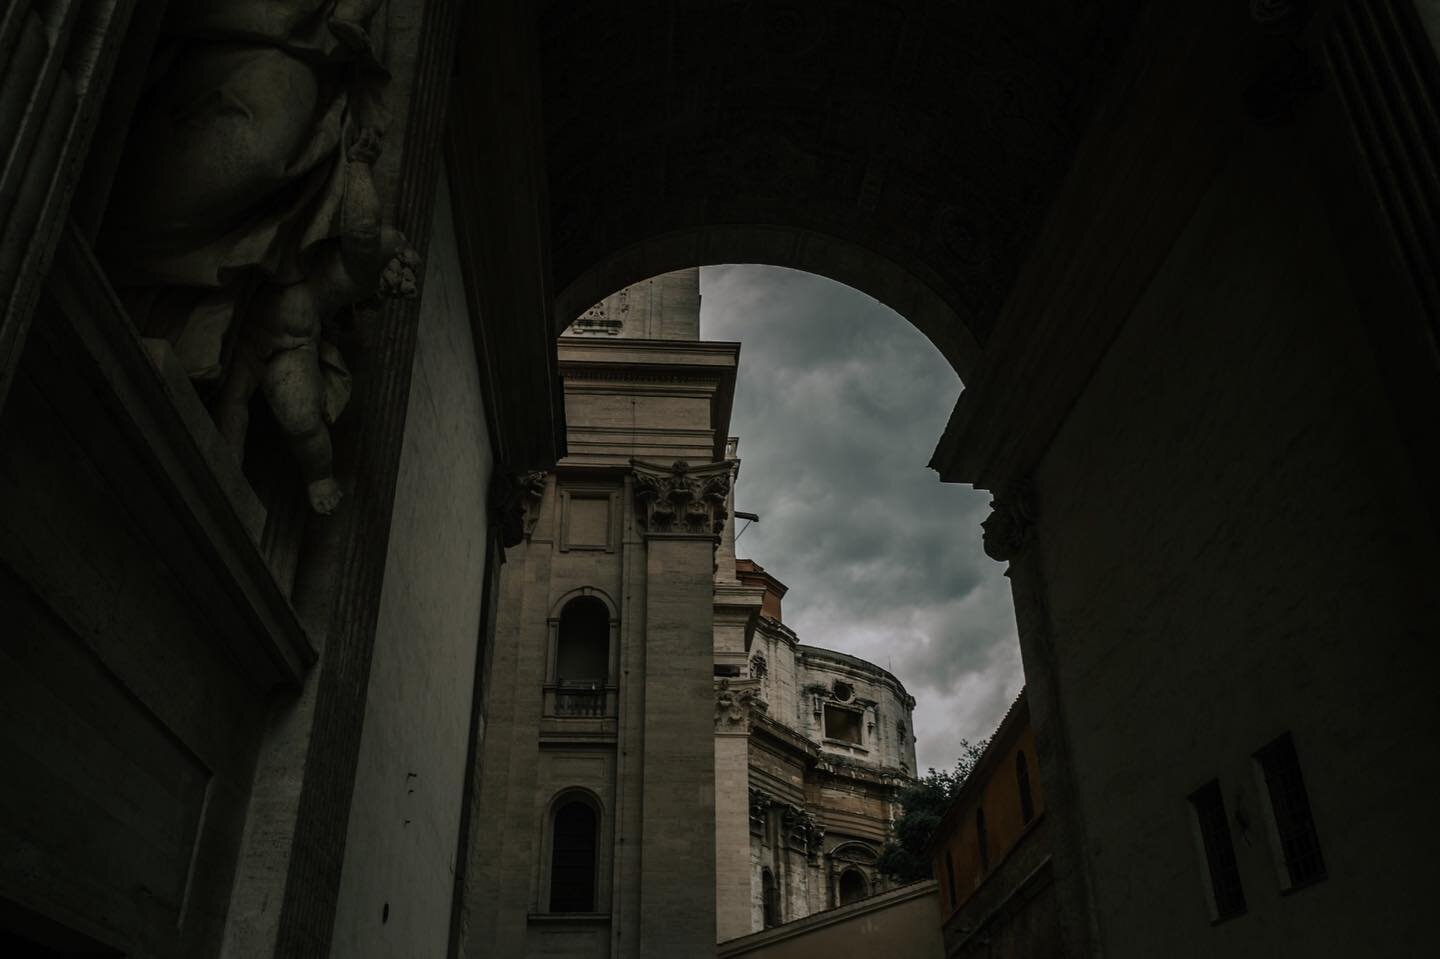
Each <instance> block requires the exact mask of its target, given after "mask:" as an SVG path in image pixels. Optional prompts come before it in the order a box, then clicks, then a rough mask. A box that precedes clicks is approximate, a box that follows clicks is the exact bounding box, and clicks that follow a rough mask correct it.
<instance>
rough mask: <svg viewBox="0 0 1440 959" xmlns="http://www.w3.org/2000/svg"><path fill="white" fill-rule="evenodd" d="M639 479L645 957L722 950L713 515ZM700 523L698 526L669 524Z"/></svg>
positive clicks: (641, 947)
mask: <svg viewBox="0 0 1440 959" xmlns="http://www.w3.org/2000/svg"><path fill="white" fill-rule="evenodd" d="M721 466H722V469H723V467H724V464H721ZM637 473H638V471H637ZM642 475H643V474H642ZM676 475H677V476H679V475H683V473H682V472H681V471H678V470H677V473H676ZM721 475H726V474H724V473H722V474H721ZM686 482H688V481H686ZM637 486H640V487H641V489H640V490H639V491H637V500H638V501H639V502H638V503H637V505H639V506H640V507H641V509H640V514H641V518H642V519H646V517H647V511H648V521H646V523H645V525H646V526H647V527H648V528H649V530H650V531H649V532H648V533H647V535H646V570H645V580H646V584H645V674H644V675H645V679H644V689H645V696H644V722H643V726H644V739H643V742H644V750H645V758H644V771H643V785H642V786H641V806H642V823H643V825H642V833H641V835H640V837H639V842H640V844H641V853H640V928H639V930H638V937H639V956H641V957H642V959H651V957H653V959H661V957H665V959H669V957H672V956H701V955H706V954H708V953H711V952H713V951H714V948H715V891H714V880H715V833H714V829H715V758H714V755H713V753H712V750H711V749H710V748H709V744H710V743H711V742H712V736H713V733H714V723H713V719H712V713H713V710H712V708H711V705H712V703H713V701H714V687H713V683H712V677H711V662H712V660H713V643H714V638H713V636H714V624H713V616H712V611H711V598H712V577H713V569H714V555H715V542H714V532H713V529H712V528H711V522H712V521H713V515H714V514H713V513H712V514H711V516H710V517H706V516H703V515H701V516H698V517H696V514H694V513H693V512H692V511H691V508H690V507H691V506H692V505H694V504H695V500H693V499H692V498H689V497H688V496H685V495H683V494H677V493H675V492H673V490H674V489H675V488H674V487H670V488H669V489H670V490H671V492H667V491H665V489H664V488H662V490H661V491H660V492H656V488H655V486H653V485H652V486H649V487H648V490H649V492H648V493H646V492H645V490H646V489H647V487H644V486H643V485H642V484H640V483H637ZM721 502H722V503H723V496H722V497H721ZM670 510H673V512H670ZM657 514H658V516H657ZM692 517H696V518H694V519H693V521H692ZM692 522H693V524H694V525H697V526H699V527H700V528H699V529H697V530H696V531H694V532H671V531H669V530H673V529H674V528H675V527H676V526H677V525H684V526H687V527H688V526H690V525H692ZM656 527H663V530H660V531H657V529H656Z"/></svg>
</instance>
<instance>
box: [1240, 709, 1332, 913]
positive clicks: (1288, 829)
mask: <svg viewBox="0 0 1440 959" xmlns="http://www.w3.org/2000/svg"><path fill="white" fill-rule="evenodd" d="M1255 761H1256V762H1258V763H1259V764H1260V770H1261V772H1262V773H1264V776H1265V788H1266V790H1268V791H1269V793H1270V812H1271V817H1272V819H1271V825H1272V827H1273V830H1274V833H1273V838H1274V840H1275V844H1276V846H1278V847H1279V853H1280V858H1281V860H1282V861H1283V862H1284V863H1285V877H1286V878H1287V879H1288V880H1289V881H1288V882H1287V883H1286V884H1285V888H1286V889H1294V888H1295V887H1297V886H1303V885H1306V884H1307V883H1312V882H1315V881H1316V880H1319V879H1324V878H1325V857H1324V856H1322V855H1321V853H1320V836H1319V835H1318V834H1317V833H1316V832H1315V819H1314V817H1313V816H1312V815H1311V813H1310V796H1309V794H1308V793H1307V792H1306V791H1305V779H1304V778H1303V777H1302V776H1301V775H1300V757H1298V756H1297V755H1295V740H1294V739H1292V738H1291V736H1290V734H1289V733H1286V734H1285V735H1283V736H1281V737H1280V738H1279V739H1277V740H1275V741H1274V742H1273V743H1271V744H1270V745H1268V746H1266V747H1265V748H1264V749H1262V750H1260V751H1259V752H1258V753H1256V754H1255Z"/></svg>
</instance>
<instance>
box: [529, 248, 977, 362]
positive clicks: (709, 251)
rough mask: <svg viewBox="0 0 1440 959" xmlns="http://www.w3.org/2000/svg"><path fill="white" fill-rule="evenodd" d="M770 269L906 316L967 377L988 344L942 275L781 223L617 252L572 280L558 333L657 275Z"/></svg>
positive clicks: (559, 299)
mask: <svg viewBox="0 0 1440 959" xmlns="http://www.w3.org/2000/svg"><path fill="white" fill-rule="evenodd" d="M721 265H765V266H778V267H785V268H788V269H793V270H800V271H802V272H805V273H811V274H814V275H816V276H821V277H825V278H826V279H830V280H835V281H836V282H839V283H843V284H845V285H846V286H848V287H851V288H852V289H855V290H859V291H860V292H861V293H864V294H866V295H867V296H870V297H872V298H873V299H875V300H877V301H879V302H880V303H883V304H884V305H885V306H887V307H889V308H890V309H892V310H894V311H895V312H896V313H897V314H899V315H900V316H902V317H904V318H905V319H906V320H908V321H909V322H910V324H911V325H913V326H914V327H915V328H916V329H917V330H919V331H920V332H921V333H922V334H923V335H924V336H925V337H926V339H928V340H929V341H930V342H931V343H932V344H933V345H934V346H935V348H936V349H937V350H939V351H940V354H941V355H942V356H944V357H945V359H946V361H947V362H948V363H949V364H950V366H951V368H952V369H954V370H955V372H956V374H957V375H958V376H959V377H960V378H961V379H962V380H964V379H965V378H966V377H967V376H968V375H969V374H970V373H971V372H973V371H974V369H975V368H976V366H977V365H978V363H979V360H980V355H981V350H982V344H981V343H980V341H979V340H978V339H977V338H976V337H975V336H974V334H973V333H972V332H971V329H970V327H969V325H968V324H967V323H965V322H964V321H963V318H962V316H961V314H960V312H959V311H958V310H957V309H956V308H955V306H953V305H952V304H953V303H954V302H955V300H956V299H957V298H956V297H955V295H954V293H953V291H950V290H949V289H948V287H947V286H946V285H945V284H944V282H943V281H942V280H941V279H940V278H939V277H938V276H933V277H921V276H919V275H917V274H916V273H913V272H911V271H910V270H907V269H905V268H904V267H902V266H900V265H899V264H897V263H895V262H894V261H892V260H890V259H888V258H886V257H884V256H881V255H880V254H878V253H876V252H874V251H873V250H870V249H867V248H866V247H864V246H861V245H859V244H856V243H852V242H850V241H847V240H844V239H840V238H838V237H834V236H829V235H825V234H820V233H816V232H814V231H811V230H804V229H798V228H791V227H785V226H775V225H768V224H767V225H751V226H737V225H724V226H708V227H701V228H697V229H693V230H683V231H677V232H673V233H667V234H664V235H662V236H657V237H653V238H651V239H648V240H645V241H643V242H641V243H637V244H634V245H632V246H629V247H625V248H623V249H620V250H616V251H614V252H612V253H610V254H609V255H608V256H605V257H603V258H602V259H600V260H599V261H597V262H596V263H594V264H592V265H591V266H590V267H589V268H588V269H586V270H584V271H582V272H581V273H580V274H579V275H577V276H576V277H575V278H574V279H573V280H571V281H570V282H569V283H567V284H566V285H565V286H564V287H563V288H562V289H561V290H560V292H559V294H558V296H556V298H555V314H554V324H555V332H556V333H557V334H558V333H561V332H564V331H565V329H566V328H567V327H569V326H570V324H571V323H572V322H574V321H575V319H576V318H577V317H580V316H582V315H583V314H584V313H585V312H586V311H587V310H588V309H589V308H590V307H591V306H593V305H594V304H596V303H598V302H600V301H601V300H602V299H604V298H605V297H606V296H608V295H610V294H612V293H614V292H616V291H618V290H622V289H624V288H626V287H628V286H631V285H633V284H636V283H640V282H642V281H644V280H647V279H650V278H652V277H656V276H660V275H662V274H665V273H670V272H673V271H675V270H681V269H686V268H689V267H707V266H721Z"/></svg>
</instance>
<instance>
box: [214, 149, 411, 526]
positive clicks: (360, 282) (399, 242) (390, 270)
mask: <svg viewBox="0 0 1440 959" xmlns="http://www.w3.org/2000/svg"><path fill="white" fill-rule="evenodd" d="M379 155H380V137H379V135H378V134H377V133H376V131H374V130H368V129H367V130H361V131H360V133H359V135H358V136H357V137H356V139H355V142H354V143H353V144H351V145H350V148H349V164H348V170H347V174H346V180H345V196H344V200H343V203H342V206H341V232H340V236H339V238H338V239H336V240H332V241H330V242H328V243H326V244H324V245H322V246H321V247H320V248H319V249H317V250H316V251H315V253H314V254H313V255H312V260H313V265H312V267H311V269H310V270H309V271H308V273H307V274H306V276H305V277H304V279H302V280H300V281H299V282H297V283H290V284H287V285H276V284H271V285H267V286H263V287H261V288H260V289H259V290H258V291H256V293H255V295H254V297H253V298H252V299H251V301H250V303H249V305H248V307H247V309H246V311H245V319H244V323H243V325H242V326H241V328H240V331H239V336H238V342H236V344H235V351H234V354H233V356H232V359H231V363H230V367H229V369H228V371H227V373H226V376H225V379H224V383H223V385H222V387H221V389H220V395H219V399H218V402H217V404H216V415H217V418H218V419H219V423H220V430H221V432H222V433H223V434H224V435H225V438H226V439H227V440H228V441H229V442H230V445H231V447H232V448H233V449H235V450H236V452H237V454H239V453H243V451H244V449H245V433H246V430H247V428H248V426H249V423H250V397H251V396H252V395H253V394H254V392H255V390H256V388H257V387H258V388H259V389H260V390H261V391H262V392H263V393H264V396H265V400H266V402H267V403H268V404H269V406H270V411H271V412H272V413H273V414H274V415H275V420H276V422H277V423H279V424H280V429H281V430H282V431H283V432H284V433H285V436H286V439H287V440H288V441H289V443H290V449H291V452H292V453H293V454H294V456H295V459H296V461H297V462H298V463H299V464H300V470H301V473H302V475H303V476H304V478H305V482H306V484H307V485H306V493H307V494H308V496H309V498H310V505H311V507H312V508H313V509H314V510H315V512H317V513H322V514H328V513H330V512H331V511H333V510H334V509H335V507H336V506H337V505H338V504H339V502H340V485H339V484H338V483H336V482H335V475H334V472H333V470H332V454H331V445H330V430H329V424H331V423H333V422H335V418H336V417H337V416H339V415H340V411H341V410H342V409H344V407H345V403H346V402H347V401H348V400H349V398H350V391H349V386H350V378H349V374H348V371H346V369H345V365H344V361H343V360H341V359H340V354H339V351H338V350H336V349H335V348H334V346H332V345H331V344H329V343H327V342H325V341H324V340H322V339H321V333H322V331H323V328H324V326H325V324H326V323H327V322H328V321H329V320H330V319H331V318H332V317H334V316H335V314H336V313H338V312H339V311H340V310H342V309H344V308H345V307H347V306H349V305H351V304H353V303H355V302H357V301H359V300H363V299H366V298H368V297H370V296H372V295H376V294H378V295H380V296H383V297H412V296H414V295H415V294H416V292H417V286H416V277H415V270H416V267H418V266H419V265H420V255H419V254H418V253H416V252H415V251H414V250H412V249H410V247H409V245H408V244H407V243H406V242H405V237H404V236H403V235H401V234H400V232H399V231H398V230H395V229H393V228H391V227H388V226H382V225H381V223H380V221H379V206H380V205H379V200H378V198H377V197H376V195H375V185H374V180H373V178H372V176H371V173H370V168H371V164H373V163H374V161H375V159H376V158H377V157H378V156H379Z"/></svg>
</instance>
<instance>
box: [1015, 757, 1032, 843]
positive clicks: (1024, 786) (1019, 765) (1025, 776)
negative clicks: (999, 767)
mask: <svg viewBox="0 0 1440 959" xmlns="http://www.w3.org/2000/svg"><path fill="white" fill-rule="evenodd" d="M1015 782H1016V784H1017V785H1018V786H1019V787H1020V819H1021V820H1022V821H1023V822H1024V823H1026V824H1027V825H1028V824H1029V822H1030V820H1032V819H1034V818H1035V798H1034V797H1033V796H1031V795H1030V766H1029V764H1028V763H1027V762H1026V761H1025V751H1024V750H1023V749H1022V750H1021V751H1020V752H1018V753H1016V754H1015Z"/></svg>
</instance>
